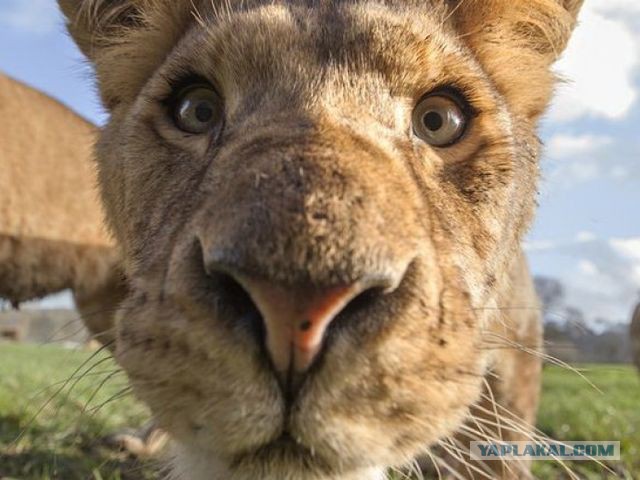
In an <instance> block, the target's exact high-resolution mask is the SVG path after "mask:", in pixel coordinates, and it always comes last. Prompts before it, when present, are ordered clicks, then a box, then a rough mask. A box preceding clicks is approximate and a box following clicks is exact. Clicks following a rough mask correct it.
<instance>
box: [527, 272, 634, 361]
mask: <svg viewBox="0 0 640 480" xmlns="http://www.w3.org/2000/svg"><path fill="white" fill-rule="evenodd" d="M535 286H536V291H537V292H538V296H539V297H540V300H541V302H542V309H543V316H544V324H545V334H544V338H545V348H546V353H548V354H549V355H551V356H553V357H555V358H558V359H560V360H562V361H564V362H568V363H630V362H631V361H632V341H631V338H630V334H629V323H628V322H624V323H623V322H614V321H612V320H611V319H596V320H595V321H594V322H593V323H592V325H589V324H588V323H587V322H586V320H585V316H584V313H583V312H582V310H581V309H580V308H578V307H575V306H572V305H567V304H566V298H565V288H564V285H563V284H562V283H561V282H560V281H559V280H557V279H555V278H550V277H542V276H540V277H536V278H535ZM638 324H639V325H638V333H639V334H640V319H638ZM596 326H597V328H596ZM637 364H640V358H638V363H637Z"/></svg>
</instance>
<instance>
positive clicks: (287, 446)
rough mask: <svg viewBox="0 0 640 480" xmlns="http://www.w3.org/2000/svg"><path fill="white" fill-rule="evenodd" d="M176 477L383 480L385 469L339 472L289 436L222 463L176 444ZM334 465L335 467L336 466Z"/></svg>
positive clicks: (185, 479) (184, 479) (186, 479)
mask: <svg viewBox="0 0 640 480" xmlns="http://www.w3.org/2000/svg"><path fill="white" fill-rule="evenodd" d="M172 453H173V471H172V477H171V478H175V479H176V480H258V479H259V480H283V479H296V480H382V479H384V478H386V476H385V469H384V468H382V467H367V468H362V469H354V470H351V471H344V472H338V471H336V470H335V468H334V466H335V465H336V463H334V462H331V464H330V463H329V462H328V461H327V460H326V459H322V458H320V457H319V456H318V455H316V454H315V453H314V452H313V451H312V450H311V449H309V448H307V447H305V446H303V445H300V444H298V443H296V442H295V441H294V440H293V439H292V438H291V437H290V436H289V435H288V434H283V435H282V436H281V437H279V438H278V439H276V440H274V441H273V442H270V443H268V444H265V445H263V446H262V447H260V448H258V449H256V450H254V451H251V452H245V453H241V454H238V455H237V456H235V457H234V458H232V459H225V460H222V459H220V458H218V457H216V456H215V454H213V453H212V452H210V451H204V450H198V449H194V448H193V446H192V445H188V446H187V445H184V444H181V443H175V444H174V445H173V452H172ZM332 465H333V466H332Z"/></svg>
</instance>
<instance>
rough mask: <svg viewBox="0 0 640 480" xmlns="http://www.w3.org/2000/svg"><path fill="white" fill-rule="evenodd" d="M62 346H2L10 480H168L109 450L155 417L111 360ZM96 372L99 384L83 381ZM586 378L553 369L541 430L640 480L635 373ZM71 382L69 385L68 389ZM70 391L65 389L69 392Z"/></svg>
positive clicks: (595, 470)
mask: <svg viewBox="0 0 640 480" xmlns="http://www.w3.org/2000/svg"><path fill="white" fill-rule="evenodd" d="M90 355H91V354H90V353H88V352H81V351H70V350H63V349H60V348H57V347H35V346H19V345H10V344H0V480H8V479H11V480H53V479H56V480H145V479H153V478H158V473H157V470H156V469H155V468H154V465H152V464H140V463H138V462H137V461H135V460H133V459H131V458H128V457H127V456H126V455H123V454H122V453H119V452H118V451H116V450H114V449H113V448H111V447H110V446H109V445H108V444H107V443H106V442H104V441H101V440H100V439H101V438H104V437H105V436H107V435H108V434H109V433H113V432H116V431H119V430H122V429H123V428H126V427H132V426H136V425H141V424H142V423H143V422H144V421H145V419H146V418H147V412H146V411H145V409H144V408H143V407H142V406H140V405H139V404H137V403H136V402H135V401H134V400H133V399H132V398H131V397H130V396H129V395H126V392H127V391H126V382H125V378H124V376H123V375H122V374H119V373H116V370H115V367H114V365H113V363H112V362H111V360H109V359H108V358H107V357H106V356H104V355H100V354H98V355H97V356H96V357H94V358H92V359H91V361H90V362H88V363H87V364H86V365H85V367H84V368H83V369H80V370H78V367H79V366H80V365H82V364H83V362H85V361H86V360H87V359H88V358H89V356H90ZM90 365H95V366H94V368H93V369H92V370H91V372H90V373H89V375H87V376H84V378H82V379H79V378H76V377H78V374H79V373H80V372H83V371H84V370H86V369H87V368H89V366H90ZM583 369H584V370H585V375H586V376H587V377H588V378H589V379H590V380H591V381H592V382H593V383H594V384H595V385H597V387H598V388H599V389H600V390H601V392H602V393H599V392H598V391H597V390H595V389H594V388H593V387H591V386H590V385H589V384H588V383H587V382H586V381H585V380H583V379H581V378H580V377H579V376H578V375H576V374H575V373H572V372H568V371H566V370H561V369H559V368H556V367H549V368H546V369H545V377H544V395H543V400H542V406H541V413H540V420H539V425H538V426H539V428H540V429H541V430H542V431H543V432H544V433H546V434H547V435H549V436H550V437H553V438H556V439H559V440H620V441H621V442H622V455H623V461H622V462H616V463H615V464H611V465H609V468H610V469H611V472H607V471H606V470H604V469H603V468H601V467H599V466H597V465H595V464H593V463H591V462H575V463H573V464H571V465H570V466H571V468H572V469H573V470H574V472H576V473H577V474H578V475H579V477H580V478H585V479H589V480H591V479H593V480H595V479H614V478H615V479H617V478H622V479H629V480H631V479H640V408H639V407H640V381H639V377H638V375H637V374H636V372H635V371H634V370H633V369H632V368H630V367H624V366H603V365H593V366H585V367H583ZM67 379H71V380H70V381H69V382H67V383H60V382H64V381H65V380H67ZM63 387H64V388H63ZM534 472H535V474H536V476H537V477H538V478H541V479H563V478H569V477H568V476H567V474H566V473H565V472H564V470H563V469H562V468H561V467H560V466H559V465H556V464H553V463H544V462H535V465H534Z"/></svg>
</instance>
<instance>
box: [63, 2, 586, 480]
mask: <svg viewBox="0 0 640 480" xmlns="http://www.w3.org/2000/svg"><path fill="white" fill-rule="evenodd" d="M581 3H582V1H581V0H531V1H527V2H518V1H513V0H466V1H465V0H460V1H446V0H420V1H416V0H335V1H321V0H244V1H242V2H235V1H228V0H225V1H221V0H202V1H200V0H171V1H170V0H119V1H118V2H109V1H105V0H59V4H60V6H61V8H62V10H63V12H64V14H65V15H66V18H67V22H68V28H69V31H70V34H71V36H72V37H73V38H74V39H75V41H76V43H77V44H78V45H79V47H80V49H81V50H82V51H83V52H84V54H85V55H86V56H87V57H88V59H89V60H90V62H91V63H92V64H93V66H94V68H95V73H96V78H97V84H98V88H99V91H100V94H101V98H102V102H103V104H104V106H105V107H106V109H107V110H108V111H109V114H110V119H109V122H108V124H107V125H106V127H105V128H104V130H103V131H102V132H101V133H100V136H99V140H98V143H97V146H96V157H97V161H98V168H99V172H98V178H99V185H100V190H101V195H102V201H103V203H104V205H105V209H106V215H107V220H108V223H109V225H110V227H111V229H112V231H113V233H114V236H115V238H116V240H117V242H118V244H119V245H120V247H121V249H122V252H123V259H124V265H125V270H126V275H127V277H128V278H129V280H130V284H131V285H130V290H129V292H128V294H127V297H126V299H125V301H124V304H123V307H124V308H123V309H122V311H121V312H120V313H119V314H118V315H117V318H116V349H115V357H116V359H117V361H118V363H119V364H120V365H121V366H122V368H123V369H124V370H125V371H126V373H127V374H128V377H129V379H130V381H131V384H132V387H133V389H134V391H135V393H136V395H137V396H138V398H140V399H141V400H142V401H144V402H145V403H146V404H147V405H148V406H149V407H150V409H151V411H152V412H153V415H154V418H155V421H156V422H157V424H158V425H159V426H160V427H161V428H163V429H164V430H166V431H167V432H168V433H169V435H170V436H171V441H172V458H171V468H172V477H171V478H177V479H188V480H211V479H216V480H217V479H224V480H253V479H264V480H282V479H295V480H356V479H357V480H374V479H382V478H385V475H386V472H387V471H388V469H390V468H401V467H402V466H404V465H407V464H411V462H413V461H414V459H416V458H421V457H424V456H425V455H426V456H430V457H432V458H434V461H435V462H436V463H437V464H438V465H439V470H442V469H444V470H445V471H447V470H451V471H453V469H457V470H458V473H456V475H457V476H458V477H464V478H526V477H527V476H529V473H528V465H527V464H526V463H522V462H487V463H486V464H485V463H481V462H478V461H475V460H473V459H471V458H470V457H469V441H470V440H487V439H496V440H499V439H502V440H527V439H531V438H533V436H534V435H535V432H533V430H532V427H531V425H532V424H533V423H534V421H535V416H536V409H537V404H538V396H539V389H540V374H541V360H540V356H541V355H540V354H539V352H540V350H541V348H542V347H541V332H542V328H541V321H540V309H539V305H538V301H537V299H536V296H535V293H534V289H533V286H532V281H531V277H530V274H529V271H528V268H527V264H526V260H525V258H524V255H523V253H522V249H521V241H522V239H523V236H524V235H525V233H526V232H527V229H528V228H529V226H530V225H531V221H532V218H533V215H534V211H535V204H536V201H535V200H536V193H537V183H538V177H539V157H540V151H541V145H540V141H539V139H538V136H537V122H538V120H539V118H540V116H541V115H542V114H543V113H544V111H545V109H546V108H547V105H548V103H549V101H550V97H551V95H552V91H553V85H554V74H553V73H552V71H551V66H552V64H553V63H554V61H555V60H556V59H557V58H558V57H559V55H560V53H561V52H562V51H563V49H564V48H565V47H566V44H567V42H568V40H569V37H570V34H571V31H572V29H573V28H574V25H575V23H576V18H577V15H578V11H579V9H580V7H581Z"/></svg>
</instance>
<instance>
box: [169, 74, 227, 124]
mask: <svg viewBox="0 0 640 480" xmlns="http://www.w3.org/2000/svg"><path fill="white" fill-rule="evenodd" d="M223 117H224V108H223V105H222V99H221V98H220V96H219V95H218V94H217V93H216V91H215V90H213V89H212V88H211V87H208V86H203V85H197V86H192V87H187V88H186V89H184V90H183V91H182V92H180V94H179V95H178V97H177V101H176V103H175V106H174V110H173V118H174V121H175V123H176V126H177V127H178V128H179V129H180V130H184V131H185V132H189V133H194V134H201V133H207V132H215V131H216V130H218V129H219V128H220V127H221V125H222V122H223Z"/></svg>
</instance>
